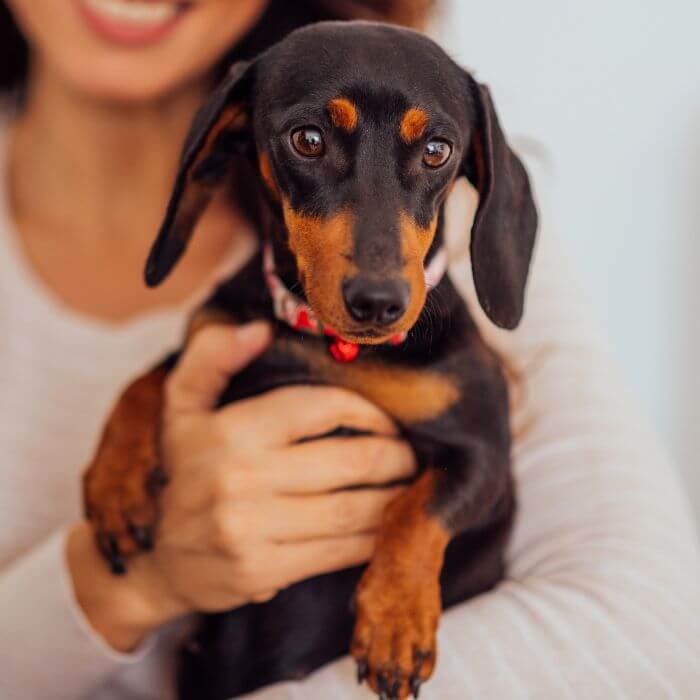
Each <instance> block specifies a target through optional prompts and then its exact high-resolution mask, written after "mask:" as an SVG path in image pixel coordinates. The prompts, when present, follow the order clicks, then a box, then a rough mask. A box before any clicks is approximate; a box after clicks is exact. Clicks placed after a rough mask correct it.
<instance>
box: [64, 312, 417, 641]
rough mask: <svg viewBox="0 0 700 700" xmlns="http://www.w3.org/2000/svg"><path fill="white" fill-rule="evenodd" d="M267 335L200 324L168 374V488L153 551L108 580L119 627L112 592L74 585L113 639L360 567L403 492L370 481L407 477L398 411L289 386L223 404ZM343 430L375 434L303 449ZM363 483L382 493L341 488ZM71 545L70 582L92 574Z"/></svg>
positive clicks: (334, 392) (410, 463)
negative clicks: (393, 414) (395, 419)
mask: <svg viewBox="0 0 700 700" xmlns="http://www.w3.org/2000/svg"><path fill="white" fill-rule="evenodd" d="M268 342H269V329H268V328H267V326H266V325H264V324H251V325H250V326H245V327H241V328H232V327H224V326H217V327H209V328H205V329H203V330H202V331H200V332H199V333H198V334H197V335H196V336H195V337H194V339H193V340H192V341H191V343H190V345H189V346H188V348H187V350H186V352H185V353H184V354H183V357H182V359H181V361H180V363H179V365H178V367H177V368H176V369H175V370H174V371H173V373H172V374H171V376H170V377H169V379H168V383H167V385H166V401H165V411H164V416H163V430H162V451H163V458H164V463H165V465H166V467H167V471H168V475H169V477H170V482H169V484H168V487H167V488H166V489H165V490H164V492H163V494H162V503H161V507H162V517H161V521H160V524H159V529H158V533H157V538H156V547H155V549H154V550H153V551H152V552H150V553H148V554H144V555H142V556H140V557H137V558H135V559H134V560H133V562H132V564H131V565H130V570H129V574H128V575H127V576H126V578H124V579H122V580H120V579H114V578H113V577H112V578H113V581H111V586H110V588H114V587H115V586H116V587H117V588H119V587H120V584H121V593H120V595H118V600H119V601H120V605H121V606H122V610H121V612H122V613H123V617H122V618H121V619H122V624H120V623H119V612H120V610H118V609H115V607H116V606H115V605H109V604H108V603H107V601H106V600H104V595H100V596H97V599H98V602H97V604H95V598H96V596H95V592H94V590H91V589H90V584H89V580H88V581H83V584H82V585H80V583H79V582H77V581H76V592H77V594H78V599H79V600H80V601H81V604H82V605H83V607H84V608H85V609H86V612H87V613H88V616H90V610H89V609H88V608H89V607H90V601H91V600H92V601H93V608H96V609H97V610H98V612H97V615H96V617H97V620H96V619H95V616H94V615H93V617H91V619H92V622H93V625H94V626H95V627H96V628H97V629H98V631H100V632H101V634H102V635H103V636H104V637H105V638H106V639H107V640H108V641H109V642H110V643H111V644H112V645H113V646H115V647H117V648H130V647H133V646H134V645H135V644H136V643H137V642H138V641H139V639H140V638H141V637H142V636H143V635H144V634H146V633H147V632H148V631H149V630H150V629H153V628H154V627H157V626H159V625H161V624H163V623H164V622H166V621H168V620H170V619H172V618H174V617H176V616H178V615H181V614H183V613H186V612H190V611H196V610H200V611H215V610H225V609H229V608H232V607H235V606H237V605H242V604H244V603H247V602H250V601H262V600H266V599H268V598H270V597H271V596H273V595H274V594H275V593H276V592H277V591H278V590H280V589H282V588H284V587H286V586H289V585H290V584H292V583H294V582H296V581H300V580H303V579H305V578H308V577H310V576H314V575H317V574H321V573H325V572H328V571H334V570H337V569H342V568H345V567H348V566H352V565H354V564H358V563H361V562H363V561H366V560H367V559H368V558H369V556H370V555H371V553H372V548H373V543H374V537H373V533H374V531H375V530H376V528H377V526H378V525H379V523H380V520H381V517H382V513H383V510H384V507H385V506H386V504H387V503H388V502H389V501H390V500H392V499H393V498H394V497H395V496H396V495H397V493H398V492H399V490H400V487H396V486H387V487H386V488H376V487H377V486H383V485H386V484H389V483H391V482H394V481H396V480H400V479H404V478H406V477H410V476H411V475H412V473H413V471H414V458H413V453H412V451H411V449H410V448H409V447H408V446H407V445H406V444H405V443H403V442H401V441H399V440H397V439H396V429H395V427H394V425H393V423H392V422H391V421H390V419H389V418H387V416H386V415H384V414H383V413H382V412H381V411H380V410H379V409H377V408H376V407H375V406H373V405H372V404H370V403H368V402H367V401H365V400H364V399H362V398H360V397H359V396H357V395H356V394H352V393H349V392H346V391H343V390H341V389H336V388H328V387H287V388H283V389H277V390H274V391H271V392H269V393H267V394H265V395H262V396H258V397H254V398H251V399H247V400H245V401H241V402H238V403H235V404H231V405H228V406H225V407H223V408H221V409H218V410H216V409H215V406H216V402H217V399H218V396H219V395H220V393H221V391H222V390H223V389H224V387H225V386H226V384H227V383H228V381H229V379H230V376H231V375H232V374H235V372H236V371H238V370H240V369H241V368H242V367H243V366H244V365H245V364H247V363H248V362H249V361H251V360H252V359H253V358H254V357H255V356H256V355H257V354H259V353H260V352H261V351H262V350H263V349H264V348H265V347H266V346H267V344H268ZM339 426H346V427H353V428H356V429H359V430H363V431H368V432H372V433H374V435H373V436H368V437H333V438H326V439H323V440H314V441H310V442H304V443H302V444H299V443H298V441H299V439H301V438H304V437H313V436H318V435H322V434H324V433H327V432H330V431H332V430H333V429H334V428H336V427H339ZM362 485H371V486H373V487H374V488H371V487H370V488H354V489H352V490H349V491H338V489H343V488H345V487H349V486H352V487H358V486H360V487H361V486H362ZM82 537H83V539H84V536H82ZM72 540H73V541H74V542H80V541H81V536H78V535H74V537H72ZM76 547H77V549H80V548H79V547H78V545H77V544H76V545H74V546H73V557H72V558H73V562H74V564H73V565H72V569H73V572H74V579H75V578H76V571H77V572H79V571H80V570H84V569H85V567H84V566H83V567H81V566H80V562H79V561H78V563H77V566H76V565H75V560H76V554H75V552H76ZM83 548H84V547H83ZM69 561H71V546H70V544H69ZM100 565H101V567H102V568H103V569H104V568H105V567H104V564H103V563H102V562H101V563H100ZM79 577H80V576H79V575H78V578H79ZM88 578H89V577H88ZM115 582H116V583H115ZM93 583H95V582H93ZM103 584H104V582H103ZM81 590H82V591H84V593H83V595H82V600H81ZM99 601H101V602H99ZM124 606H126V610H124V609H123V608H124ZM99 610H102V611H103V612H102V614H100V612H99ZM104 615H107V617H108V618H111V620H104V619H103V618H104ZM115 618H116V619H115Z"/></svg>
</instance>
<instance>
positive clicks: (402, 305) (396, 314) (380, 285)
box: [343, 275, 409, 326]
mask: <svg viewBox="0 0 700 700" xmlns="http://www.w3.org/2000/svg"><path fill="white" fill-rule="evenodd" d="M343 298H344V299H345V305H346V306H347V309H348V311H349V312H350V315H351V316H352V317H353V318H354V319H355V320H356V321H360V322H362V323H373V324H377V325H380V326H388V325H390V324H392V323H394V322H396V321H398V320H399V319H400V318H401V317H402V316H403V315H404V313H405V312H406V308H407V307H408V300H409V287H408V284H407V283H406V282H405V281H404V280H402V279H378V280H377V279H372V278H371V277H365V276H363V275H358V276H356V277H353V278H352V279H349V280H346V281H345V283H344V284H343Z"/></svg>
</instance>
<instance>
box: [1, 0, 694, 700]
mask: <svg viewBox="0 0 700 700" xmlns="http://www.w3.org/2000/svg"><path fill="white" fill-rule="evenodd" d="M427 5H428V3H427V2H398V1H396V2H390V1H388V0H385V1H384V2H379V1H377V2H341V1H340V0H338V1H337V2H330V1H328V2H320V1H319V2H295V3H288V2H282V1H275V0H272V1H266V0H239V1H238V2H235V3H231V2H226V0H209V1H206V0H202V1H201V2H187V3H183V2H174V1H170V0H163V1H162V2H152V1H149V2H131V1H130V0H7V1H6V3H3V4H0V12H1V13H2V15H0V46H1V47H2V48H1V49H0V51H3V52H4V55H3V56H2V57H1V60H0V71H1V73H0V76H1V77H0V81H1V83H2V86H3V87H4V88H5V91H6V93H7V98H8V99H7V106H6V108H5V110H4V113H5V124H4V125H3V127H2V132H3V135H2V138H3V141H4V146H3V152H2V154H1V155H0V157H1V158H2V161H3V170H4V172H5V179H4V181H3V182H2V183H1V186H2V188H3V191H4V194H5V195H6V197H5V205H4V211H0V214H2V215H4V218H0V293H1V294H0V329H2V338H3V342H2V345H1V346H0V389H1V395H2V404H1V406H0V416H1V418H2V420H0V426H1V427H0V445H2V447H3V455H4V457H5V459H4V463H3V471H2V473H1V474H2V476H1V477H0V478H2V485H3V488H2V489H0V498H1V499H2V505H3V507H2V509H1V510H0V518H2V519H3V522H4V524H5V527H4V528H3V530H2V532H3V535H2V536H1V537H0V567H2V568H1V570H0V619H1V620H2V625H1V627H0V691H2V692H0V695H2V696H3V697H5V696H7V697H10V698H24V697H27V698H44V697H47V698H48V697H50V698H58V697H65V698H77V697H83V696H85V697H90V698H98V699H102V698H112V697H114V698H137V697H139V698H142V697H147V698H169V697H172V694H173V689H172V678H173V676H174V672H173V669H172V665H173V663H174V658H175V650H176V648H177V646H178V645H179V644H180V643H181V640H182V638H183V636H184V634H186V631H187V627H188V624H189V622H190V620H191V614H192V613H195V612H197V611H203V610H221V609H227V608H231V607H234V606H236V605H240V604H243V603H245V602H248V601H254V600H264V599H266V598H268V597H270V596H271V595H274V593H275V592H276V591H277V590H279V589H280V588H282V587H284V586H286V585H289V584H290V583H292V582H294V581H297V580H300V579H303V578H306V577H308V576H312V575H314V574H317V573H321V572H324V571H328V570H333V569H337V568H342V567H346V566H349V565H351V564H355V563H357V562H362V561H365V560H366V559H367V558H368V556H369V554H370V552H371V549H372V542H373V539H372V535H373V532H374V530H375V528H376V527H377V524H378V522H379V519H380V517H381V513H382V510H383V507H384V505H385V504H386V503H387V501H388V500H389V499H390V498H392V497H393V496H394V495H395V493H396V490H395V489H394V488H384V489H372V488H361V489H359V490H353V491H350V492H346V493H342V494H338V493H336V492H335V491H336V490H337V489H338V488H339V487H341V486H353V485H357V484H367V483H368V482H371V483H373V484H375V485H377V486H381V485H384V484H387V483H389V482H392V481H395V480H396V479H397V478H400V477H404V476H407V475H410V474H411V473H412V471H413V469H414V464H413V458H412V455H411V453H410V451H409V450H408V449H407V448H406V446H405V445H404V444H403V443H401V442H400V441H398V440H396V439H395V437H394V430H393V426H392V425H391V423H390V422H389V421H388V420H387V418H386V417H385V416H384V415H382V414H381V413H380V412H379V411H378V410H377V409H375V408H374V407H373V406H371V405H369V404H367V403H366V402H364V401H362V400H361V399H359V398H358V397H356V396H353V395H351V394H346V393H343V392H341V391H340V390H336V389H320V388H313V389H312V388H303V387H297V388H287V389H283V390H279V391H275V392H272V393H270V394H268V395H266V396H262V397H258V398H254V399H251V400H249V401H246V402H242V403H240V404H237V405H234V406H231V407H227V408H226V409H224V410H222V411H215V410H214V408H213V407H214V405H215V402H216V397H217V395H218V393H219V391H220V389H221V388H222V386H223V385H224V384H225V382H226V381H227V380H228V378H229V377H230V376H231V375H232V374H235V372H236V371H237V370H238V369H240V368H241V367H243V366H244V365H245V364H246V363H247V362H249V361H250V360H251V359H252V358H253V357H254V356H255V355H256V354H257V353H259V352H260V351H261V350H262V349H263V348H264V347H265V344H266V342H267V340H268V329H267V328H266V327H265V326H264V325H261V324H254V325H251V326H248V327H243V328H239V329H231V328H226V327H216V328H211V329H206V330H204V331H202V332H201V333H200V334H198V336H197V338H196V340H195V341H194V342H193V343H192V345H191V347H190V348H189V349H188V351H187V353H186V354H185V355H184V357H183V359H182V361H181V363H180V365H179V367H178V368H177V369H176V371H175V372H174V374H173V375H172V378H171V381H170V383H169V387H168V396H167V405H166V408H165V420H164V446H165V454H166V460H167V463H168V470H169V472H170V474H171V483H170V485H169V487H168V488H167V489H166V492H165V494H164V498H163V518H162V522H161V525H160V528H159V533H158V540H157V546H156V547H155V549H154V551H153V552H152V553H150V554H144V555H143V556H141V557H139V558H138V559H136V560H134V562H133V564H132V566H131V569H130V573H129V575H128V576H126V577H122V578H116V577H113V576H111V575H110V574H109V573H108V572H107V569H106V567H105V566H104V563H103V562H102V560H101V559H100V558H99V556H98V554H97V552H96V551H95V547H94V544H93V540H92V536H91V532H90V530H89V528H88V527H87V526H86V524H85V523H84V522H82V519H81V512H80V498H79V477H80V474H81V471H82V468H83V466H84V464H85V463H86V461H87V460H88V459H89V456H90V454H91V451H92V448H93V447H94V444H95V440H96V437H97V435H98V433H99V429H100V426H101V424H102V421H103V419H104V416H105V415H106V413H107V410H108V408H109V406H110V404H111V402H112V401H113V399H114V397H115V396H116V395H117V393H118V391H119V389H120V388H121V387H122V386H123V385H124V384H125V382H126V381H127V380H128V379H129V378H131V377H133V376H134V375H135V374H136V373H138V372H139V371H141V370H142V369H143V368H144V367H146V366H148V365H149V364H150V363H151V362H153V361H154V360H156V359H157V358H159V357H160V356H162V354H163V353H164V352H165V351H167V350H168V349H170V348H172V347H173V346H175V345H176V344H177V343H178V340H179V338H180V337H181V333H182V330H183V326H184V322H185V318H186V315H187V311H188V310H189V309H191V308H192V307H194V306H196V303H197V301H198V300H199V299H201V298H202V296H203V294H204V293H205V292H206V290H207V289H208V288H209V287H210V286H211V285H212V284H213V282H214V281H215V279H216V278H217V277H218V276H219V275H221V274H224V273H227V272H230V271H231V270H233V269H235V268H236V267H238V266H240V265H241V264H242V262H243V261H244V260H245V259H246V257H247V256H248V255H249V254H250V252H251V250H252V248H253V245H254V244H253V241H254V236H253V234H252V232H250V231H249V230H248V228H247V223H246V220H245V216H244V214H243V212H242V210H241V209H240V208H238V207H237V206H236V203H235V202H234V203H232V202H229V201H225V200H223V199H222V200H219V201H216V202H215V203H214V204H213V205H212V206H211V207H210V209H209V211H208V213H207V214H206V216H205V217H204V220H203V221H202V223H201V224H200V226H201V229H200V231H199V232H198V234H197V236H195V238H194V244H193V246H192V249H191V251H190V252H189V253H188V256H187V257H186V259H185V260H184V262H183V263H182V265H181V266H180V267H179V269H178V272H177V273H176V274H175V275H174V276H173V279H172V281H171V282H169V283H168V284H167V285H164V286H163V287H162V288H160V289H158V290H157V291H155V292H154V291H146V290H144V288H143V286H142V284H141V279H140V271H141V268H142V264H143V260H144V259H145V255H146V252H147V249H148V247H149V244H150V242H151V240H152V238H153V234H154V231H156V229H157V227H158V223H159V220H160V217H161V214H162V211H163V206H164V202H165V201H166V197H167V195H168V192H169V188H170V185H171V181H172V176H173V172H174V168H175V164H176V161H177V158H178V155H179V148H180V144H181V142H182V140H183V137H184V134H185V131H186V129H187V126H188V124H189V121H190V119H191V116H192V114H193V112H194V110H195V108H196V106H197V105H198V104H199V102H200V101H201V100H202V98H203V95H204V94H205V93H206V92H207V90H208V89H209V88H210V86H211V84H212V82H213V81H214V80H215V78H216V75H217V74H218V73H219V72H220V69H221V66H222V65H225V64H226V63H228V62H230V61H231V60H234V59H235V58H237V57H245V56H247V55H251V54H253V53H255V52H257V51H259V50H261V49H262V48H264V47H265V46H266V45H269V43H271V42H272V41H274V40H276V39H277V38H279V37H281V36H282V35H283V34H284V33H285V32H286V31H288V30H289V29H291V28H292V27H294V26H298V25H301V24H304V23H306V22H309V21H312V20H314V19H321V18H328V17H338V18H339V17H360V16H362V17H364V16H374V17H379V18H384V19H393V20H397V21H405V22H417V21H419V20H420V19H422V17H423V15H424V13H425V10H426V6H427ZM231 46H233V47H234V48H233V49H231V48H230V47H231ZM548 260H549V261H550V262H547V261H548ZM551 261H552V253H551V251H550V250H549V244H547V242H546V240H545V244H544V245H543V246H542V250H541V251H540V254H539V259H538V263H537V269H536V274H535V276H534V280H533V283H532V285H531V291H530V310H529V314H528V320H527V322H526V323H525V324H524V326H523V328H522V329H521V330H520V331H518V333H515V334H513V335H512V336H502V335H499V334H496V333H495V331H493V329H489V328H487V327H486V326H484V330H485V332H486V333H489V334H490V338H491V341H492V343H493V344H494V345H495V346H496V347H498V348H499V349H500V350H501V351H502V352H505V353H507V354H508V356H509V357H511V358H513V360H514V361H515V362H516V363H517V364H518V365H519V366H522V367H524V368H525V380H524V392H523V401H522V402H521V408H522V410H523V411H524V413H525V414H527V416H528V417H529V418H530V419H531V421H530V426H529V428H528V430H527V431H525V433H524V436H523V437H522V439H521V440H520V442H519V445H518V451H517V457H518V460H517V465H516V467H517V473H518V477H519V479H520V494H521V502H522V507H521V514H522V515H521V519H520V522H519V524H518V527H517V529H516V532H515V535H514V538H513V543H512V546H511V553H510V562H511V566H510V571H511V574H510V577H511V580H509V581H508V582H507V583H506V584H504V585H503V586H502V587H501V588H500V589H499V590H497V591H495V592H493V593H492V594H489V595H487V596H483V597H481V598H480V599H478V600H475V601H472V602H471V603H468V604H467V605H465V606H461V608H458V609H456V610H454V611H452V612H451V613H449V614H448V615H446V616H445V620H444V622H443V627H442V632H441V642H442V653H441V657H440V659H441V661H440V664H439V670H438V674H437V678H436V679H435V680H434V681H433V682H432V683H431V686H430V688H429V691H428V692H430V690H432V692H434V693H435V694H436V695H435V696H436V697H441V698H443V697H458V698H464V697H467V696H472V693H473V697H505V698H510V697H513V696H514V695H518V694H523V695H525V694H532V695H536V696H538V697H560V696H561V695H562V694H569V695H574V694H577V695H578V694H580V696H581V697H587V698H590V697H601V696H604V697H608V696H609V695H615V694H617V695H621V694H625V693H627V694H629V695H630V696H634V697H638V696H639V692H638V691H639V690H640V689H644V690H646V689H649V688H651V691H650V696H651V697H659V696H661V695H660V693H662V692H664V693H674V692H675V693H681V692H687V691H689V689H690V688H691V683H692V682H693V677H692V674H693V672H692V671H691V670H689V669H690V665H689V663H688V660H689V659H691V658H693V654H695V658H697V652H698V650H697V648H696V647H697V639H696V638H695V636H694V634H695V633H696V628H694V627H692V625H693V622H692V620H691V619H690V616H689V615H688V610H689V609H690V608H692V606H693V605H696V603H697V599H696V598H695V588H694V587H692V586H691V585H690V584H689V583H688V580H689V579H691V580H692V577H693V576H695V577H697V572H698V568H697V558H696V557H697V553H696V551H695V549H694V545H693V540H692V535H691V530H690V525H689V523H688V520H687V516H686V513H685V510H684V506H683V503H682V501H681V500H680V499H679V498H678V494H677V492H676V484H675V482H674V480H673V477H672V476H671V474H670V473H669V471H668V469H667V467H666V465H665V463H664V461H663V458H661V457H659V456H658V455H656V453H653V454H650V453H649V451H648V442H645V441H641V444H640V440H639V435H638V432H637V431H636V424H635V423H634V421H626V420H624V419H623V417H624V416H625V415H627V412H626V411H621V410H620V409H619V408H618V407H617V403H616V401H617V394H616V393H615V392H613V391H612V390H611V388H610V385H609V381H608V379H607V378H606V376H607V375H605V373H604V372H603V371H602V370H601V363H600V360H599V354H598V353H597V352H596V351H595V345H594V344H593V343H592V342H591V341H590V334H589V333H588V332H587V331H586V330H584V329H585V326H584V325H583V324H579V325H577V327H576V329H574V330H572V328H571V326H570V325H567V324H566V319H567V318H568V317H569V316H570V314H571V309H572V308H573V309H575V308H576V298H575V296H574V297H573V298H572V297H571V295H568V296H567V295H564V296H562V295H561V293H560V291H561V284H562V282H563V280H564V278H563V276H561V275H560V272H559V271H558V268H559V261H558V260H557V261H555V262H556V264H552V262H551ZM456 275H457V276H462V277H464V278H466V277H467V275H466V273H464V271H463V270H462V271H460V270H456ZM467 293H470V292H467ZM552 295H557V296H558V298H559V299H560V301H559V302H557V303H552V302H551V301H549V299H548V298H549V297H550V296H552ZM472 307H473V308H474V304H472ZM544 348H549V350H548V352H547V353H545V352H544ZM581 350H583V351H584V352H581ZM531 358H534V361H533V362H530V359H531ZM571 377H576V378H578V379H579V380H580V381H578V382H571V381H570V378H571ZM593 387H598V388H599V391H597V392H596V391H594V390H593ZM299 407H304V410H303V411H300V410H299ZM340 423H342V424H344V425H353V426H356V427H358V428H364V429H366V430H369V431H372V432H373V433H375V434H376V437H368V438H360V439H353V440H349V441H348V440H343V439H340V438H338V439H334V440H325V441H318V442H307V443H305V444H304V445H302V446H298V445H297V446H295V445H294V444H293V443H294V442H295V441H296V440H297V439H298V438H299V437H300V436H312V435H318V434H320V433H322V432H324V431H326V430H327V429H329V428H331V427H333V426H335V425H338V424H340ZM613 435H614V439H613V437H612V436H613ZM232 481H235V483H236V489H235V490H234V492H233V493H232V491H231V488H230V484H231V482H232ZM651 496H653V498H651ZM535 504H536V505H535ZM533 506H534V507H533ZM646 507H649V509H650V510H651V511H652V512H650V513H647V512H646V511H645V512H642V510H641V509H642V508H646ZM222 544H223V545H225V546H222ZM681 562H682V565H681ZM611 583H612V584H614V585H611ZM661 596H663V599H660V597H661ZM662 621H663V624H661V622H662ZM654 635H658V637H659V639H663V641H664V644H660V642H659V641H657V640H656V639H655V637H654ZM693 645H696V646H695V647H694V648H693V649H692V650H691V646H693ZM602 654H605V656H604V657H601V655H602ZM601 658H603V660H602V661H601ZM295 688H296V686H294V685H293V684H289V685H286V686H279V687H276V688H269V689H267V690H264V691H262V692H261V694H260V696H261V697H262V696H265V697H274V698H283V697H291V696H292V695H294V694H295V693H298V692H301V696H302V697H327V696H328V695H332V696H333V697H355V696H356V694H359V695H357V697H364V693H365V691H362V690H358V689H356V688H354V687H353V686H352V685H351V671H350V668H349V664H348V662H347V660H346V661H341V662H339V663H337V664H334V665H331V666H329V667H328V668H326V669H323V670H322V671H321V672H319V673H318V674H316V675H315V676H313V677H312V678H310V679H308V680H307V681H305V686H304V687H303V689H302V690H301V691H299V690H298V689H296V690H295ZM654 691H656V692H657V695H654V694H653V693H654Z"/></svg>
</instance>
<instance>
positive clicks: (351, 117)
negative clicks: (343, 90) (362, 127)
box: [328, 97, 357, 134]
mask: <svg viewBox="0 0 700 700" xmlns="http://www.w3.org/2000/svg"><path fill="white" fill-rule="evenodd" d="M328 114H329V115H330V118H331V124H333V126H335V127H337V128H338V129H342V130H343V131H345V132H346V133H348V134H352V133H353V132H354V131H355V129H356V128H357V107H355V105H354V104H353V103H352V102H350V100H348V99H347V98H345V97H336V98H334V99H332V100H331V101H330V102H329V103H328Z"/></svg>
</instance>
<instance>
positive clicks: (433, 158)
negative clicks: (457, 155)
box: [423, 139, 452, 168]
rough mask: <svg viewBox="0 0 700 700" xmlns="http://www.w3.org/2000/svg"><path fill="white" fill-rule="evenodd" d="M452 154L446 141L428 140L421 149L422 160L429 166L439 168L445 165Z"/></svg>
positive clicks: (450, 147)
mask: <svg viewBox="0 0 700 700" xmlns="http://www.w3.org/2000/svg"><path fill="white" fill-rule="evenodd" d="M450 155H452V146H450V144H449V143H447V141H440V140H437V139H435V140H433V141H429V142H428V143H427V144H426V146H425V150H424V151H423V162H424V163H425V164H426V165H427V166H428V167H430V168H439V167H440V166H441V165H445V163H447V161H448V160H449V158H450Z"/></svg>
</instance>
